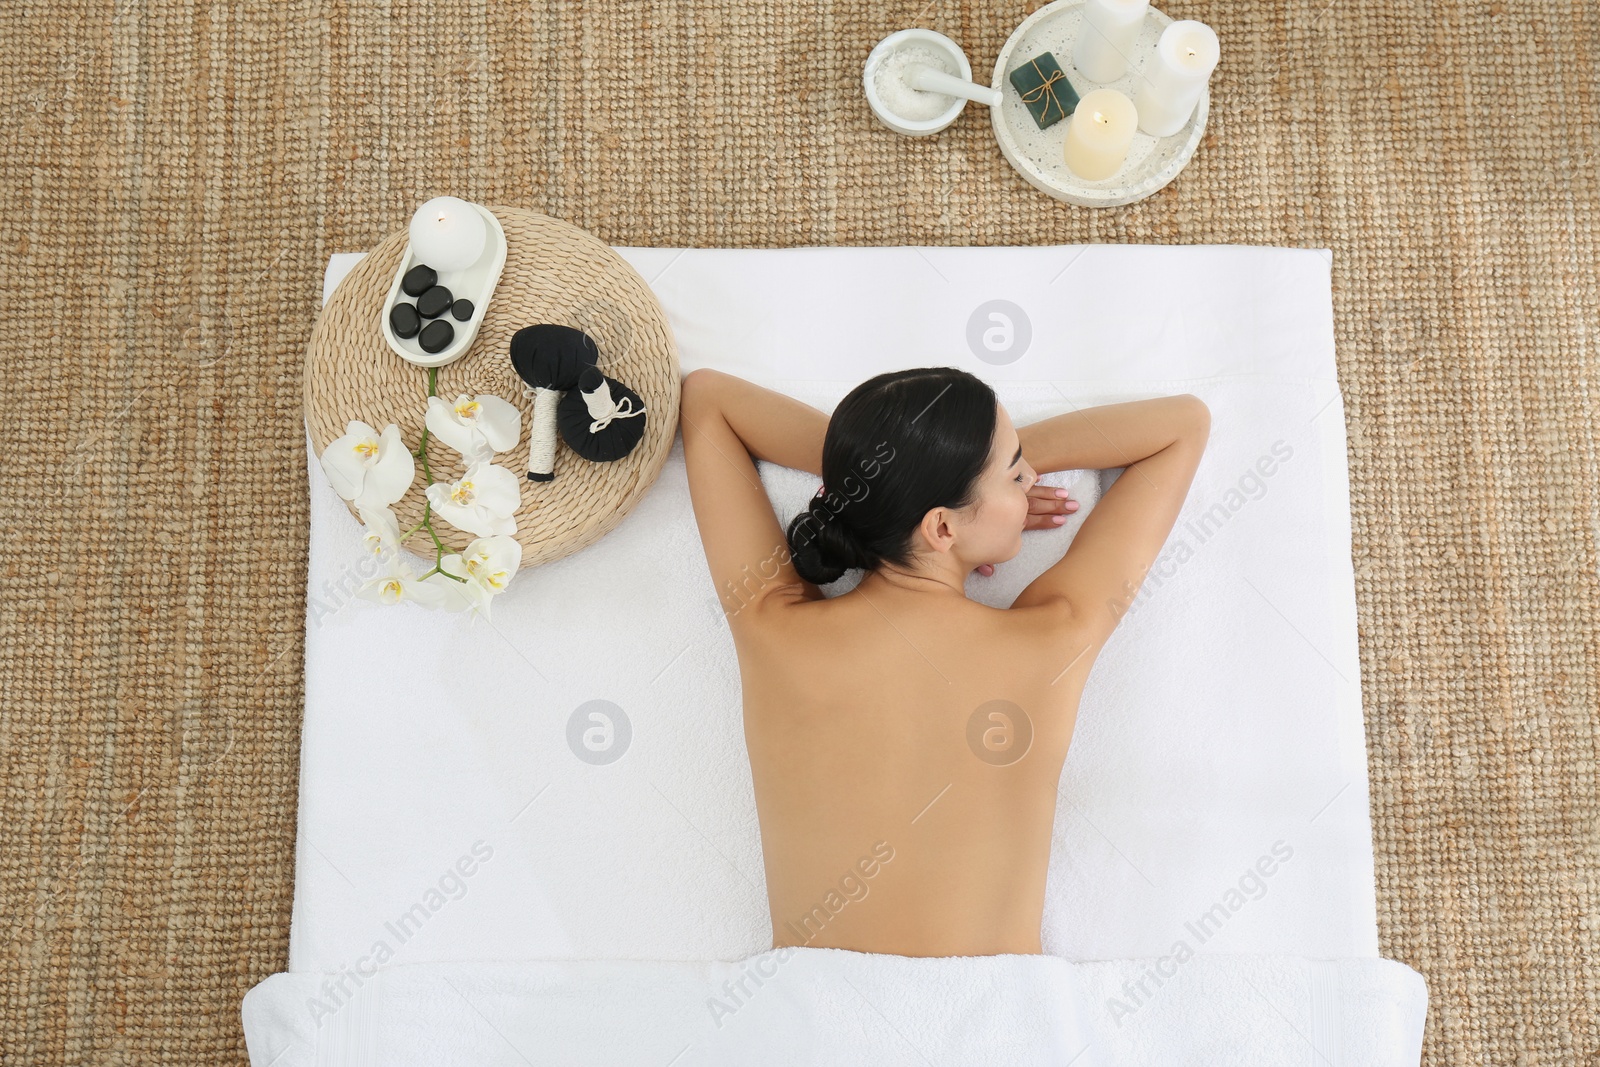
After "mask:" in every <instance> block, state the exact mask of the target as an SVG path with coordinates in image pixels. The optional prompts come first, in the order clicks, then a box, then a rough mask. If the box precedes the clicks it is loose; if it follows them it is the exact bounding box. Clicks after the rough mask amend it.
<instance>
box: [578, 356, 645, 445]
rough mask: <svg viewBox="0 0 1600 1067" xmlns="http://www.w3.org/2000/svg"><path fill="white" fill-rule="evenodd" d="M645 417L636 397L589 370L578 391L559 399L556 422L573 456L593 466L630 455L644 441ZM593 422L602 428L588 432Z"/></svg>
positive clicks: (612, 380)
mask: <svg viewBox="0 0 1600 1067" xmlns="http://www.w3.org/2000/svg"><path fill="white" fill-rule="evenodd" d="M646 417H647V416H646V415H645V411H644V403H643V401H641V400H640V399H639V394H638V393H636V392H634V391H633V390H632V389H629V388H628V387H627V386H626V385H623V384H622V383H621V382H619V381H617V380H616V379H615V378H608V377H606V376H605V375H604V374H601V373H600V370H599V368H597V367H589V368H587V369H586V370H585V371H584V372H583V376H582V377H581V378H579V379H578V388H576V389H573V390H571V391H569V392H568V393H567V394H566V395H565V396H563V397H562V398H561V405H560V408H559V409H558V411H557V414H556V422H557V424H558V425H559V426H560V427H561V439H562V440H563V441H565V442H566V443H567V444H568V445H569V446H570V447H571V448H572V450H573V451H574V452H576V453H577V454H578V455H580V456H582V457H583V458H584V459H587V460H592V461H593V462H595V463H610V462H611V461H612V460H618V459H621V458H622V457H623V456H626V455H627V454H628V453H629V452H632V451H633V449H634V446H635V445H637V444H638V443H639V441H640V439H641V438H643V437H644V422H645V419H646ZM596 422H603V423H604V424H605V425H603V426H601V427H599V428H598V429H594V430H591V429H590V427H592V426H594V424H595V423H596Z"/></svg>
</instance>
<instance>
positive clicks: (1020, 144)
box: [989, 0, 1211, 207]
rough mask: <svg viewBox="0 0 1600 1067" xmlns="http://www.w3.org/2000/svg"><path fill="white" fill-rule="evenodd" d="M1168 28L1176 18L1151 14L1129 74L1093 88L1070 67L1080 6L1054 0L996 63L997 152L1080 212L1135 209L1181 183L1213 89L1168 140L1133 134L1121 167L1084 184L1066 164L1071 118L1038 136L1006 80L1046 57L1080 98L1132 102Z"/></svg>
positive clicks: (1072, 0)
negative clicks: (1122, 97)
mask: <svg viewBox="0 0 1600 1067" xmlns="http://www.w3.org/2000/svg"><path fill="white" fill-rule="evenodd" d="M1171 23H1172V18H1171V16H1169V15H1165V14H1163V13H1162V12H1160V11H1157V10H1156V9H1155V8H1153V7H1152V8H1150V9H1149V11H1148V12H1147V13H1146V14H1145V19H1144V26H1143V28H1142V29H1141V30H1140V31H1139V37H1138V39H1137V40H1135V41H1134V44H1133V54H1132V55H1130V56H1129V57H1128V58H1129V64H1128V72H1127V73H1126V74H1124V75H1123V76H1122V77H1121V78H1119V79H1117V80H1116V81H1114V82H1103V83H1102V82H1091V81H1090V80H1089V79H1087V78H1085V77H1084V76H1083V75H1082V74H1080V73H1078V70H1077V68H1075V67H1074V66H1073V65H1072V49H1073V45H1075V44H1076V43H1077V40H1078V31H1079V29H1080V28H1081V27H1082V26H1083V0H1054V2H1053V3H1049V4H1046V5H1045V6H1044V7H1041V8H1040V9H1039V10H1037V11H1035V12H1034V13H1033V14H1031V15H1029V16H1028V17H1027V18H1026V19H1024V20H1023V22H1022V25H1020V26H1018V27H1017V28H1016V30H1014V31H1013V32H1012V34H1011V36H1010V38H1009V39H1007V41H1006V43H1005V47H1004V48H1002V49H1000V56H999V58H997V59H996V60H995V63H994V80H993V81H992V82H991V84H992V85H993V87H994V88H996V89H999V90H1000V91H1001V92H1002V93H1004V94H1005V99H1004V100H1003V101H1001V103H1000V106H999V107H992V108H990V109H989V118H990V120H991V121H992V122H993V123H994V135H995V139H996V140H998V141H999V142H1000V151H1001V153H1002V154H1004V155H1005V157H1006V159H1007V160H1008V161H1009V162H1010V163H1011V165H1012V166H1013V167H1015V168H1017V172H1018V173H1019V174H1021V175H1022V176H1023V177H1024V178H1026V179H1027V180H1028V182H1029V183H1030V184H1032V185H1034V186H1035V187H1037V188H1038V189H1041V190H1043V191H1044V192H1046V193H1049V194H1050V195H1051V196H1053V197H1055V198H1056V199H1058V200H1065V201H1067V202H1068V203H1071V204H1078V205H1080V206H1082V207H1117V206H1119V205H1122V204H1131V203H1134V202H1135V201H1138V200H1143V199H1144V198H1145V197H1147V196H1150V195H1151V194H1152V193H1155V192H1157V191H1159V190H1160V189H1161V188H1162V187H1164V186H1165V185H1166V184H1167V183H1168V182H1170V181H1172V179H1173V178H1176V177H1177V176H1178V172H1179V171H1181V170H1182V169H1183V168H1184V165H1185V164H1187V163H1188V162H1189V159H1190V158H1191V157H1192V156H1193V155H1194V152H1195V149H1196V148H1198V147H1199V145H1200V138H1201V136H1202V135H1203V134H1204V133H1205V128H1206V112H1207V111H1208V110H1209V109H1210V104H1211V92H1210V90H1209V89H1205V90H1202V91H1201V93H1200V103H1199V104H1198V105H1197V106H1196V107H1195V109H1194V114H1193V115H1191V116H1190V118H1189V121H1188V122H1187V123H1186V124H1185V125H1184V127H1183V128H1182V129H1181V130H1179V131H1178V132H1177V133H1175V134H1173V135H1172V136H1170V137H1152V136H1150V135H1149V134H1148V133H1145V132H1144V131H1143V130H1135V131H1134V134H1133V145H1132V147H1130V148H1129V149H1128V159H1127V162H1125V163H1124V164H1123V165H1122V168H1121V169H1120V170H1118V171H1117V172H1116V173H1115V174H1113V175H1111V177H1109V178H1106V179H1104V180H1102V181H1097V182H1087V181H1084V180H1083V179H1082V178H1080V177H1078V176H1077V175H1076V174H1074V173H1072V171H1071V169H1069V168H1068V167H1067V164H1066V161H1065V160H1064V159H1063V158H1062V149H1063V147H1064V146H1065V143H1066V139H1067V125H1068V122H1069V120H1070V116H1069V118H1064V119H1061V120H1060V121H1059V122H1055V123H1052V124H1051V125H1050V126H1048V127H1046V128H1045V129H1042V130H1041V129H1039V124H1038V123H1036V122H1034V121H1033V116H1032V115H1030V114H1029V113H1028V107H1027V105H1026V104H1024V103H1023V102H1022V96H1021V94H1020V93H1018V92H1017V89H1016V86H1014V85H1012V84H1011V80H1010V78H1009V77H1008V75H1009V74H1010V73H1011V71H1012V69H1013V68H1015V67H1020V66H1022V65H1023V64H1024V63H1026V62H1027V61H1028V60H1030V59H1032V58H1033V57H1034V56H1037V55H1038V54H1039V53H1041V52H1049V53H1051V54H1052V55H1054V56H1055V57H1056V62H1058V63H1060V64H1061V70H1062V72H1063V73H1064V74H1066V76H1067V81H1068V82H1070V83H1071V84H1072V87H1073V89H1075V90H1077V93H1078V95H1079V96H1080V97H1081V96H1084V95H1085V94H1087V93H1089V92H1091V91H1093V90H1095V89H1116V90H1117V91H1118V92H1121V93H1125V94H1127V96H1128V97H1129V98H1130V99H1132V98H1133V96H1134V90H1135V89H1136V88H1137V87H1138V85H1139V81H1140V79H1141V78H1142V77H1143V71H1144V67H1145V64H1146V63H1149V62H1150V61H1151V59H1152V58H1153V57H1154V55H1155V50H1156V41H1157V40H1158V39H1160V37H1161V31H1162V30H1164V29H1166V28H1167V26H1169V25H1170V24H1171Z"/></svg>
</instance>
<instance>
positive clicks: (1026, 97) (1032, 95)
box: [1022, 58, 1067, 121]
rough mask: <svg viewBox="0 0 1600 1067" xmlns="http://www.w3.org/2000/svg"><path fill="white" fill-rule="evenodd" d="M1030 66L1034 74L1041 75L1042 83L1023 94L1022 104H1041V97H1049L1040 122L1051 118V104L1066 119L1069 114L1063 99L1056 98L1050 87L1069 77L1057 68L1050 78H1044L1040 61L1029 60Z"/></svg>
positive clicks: (1040, 114)
mask: <svg viewBox="0 0 1600 1067" xmlns="http://www.w3.org/2000/svg"><path fill="white" fill-rule="evenodd" d="M1028 64H1029V65H1030V66H1032V67H1033V72H1034V73H1035V74H1037V75H1039V77H1040V79H1041V81H1040V84H1039V86H1038V87H1037V88H1034V89H1029V90H1028V91H1027V92H1025V93H1023V94H1022V102H1023V103H1024V104H1035V103H1038V102H1039V100H1040V98H1041V96H1048V97H1049V99H1048V100H1046V101H1045V105H1044V110H1043V111H1041V112H1039V119H1040V121H1043V120H1044V119H1046V118H1048V117H1049V115H1050V105H1051V104H1055V106H1056V110H1057V111H1059V112H1061V116H1060V117H1061V118H1066V117H1067V112H1066V109H1065V108H1063V107H1062V106H1061V99H1060V98H1059V97H1058V96H1056V94H1055V93H1053V92H1051V91H1050V86H1052V85H1054V84H1055V83H1056V82H1058V81H1061V80H1062V79H1064V78H1065V77H1066V76H1067V75H1066V72H1065V71H1063V70H1062V69H1061V68H1060V67H1057V68H1056V69H1055V70H1053V71H1051V72H1050V76H1049V77H1048V78H1046V77H1045V76H1044V71H1042V70H1040V69H1039V60H1038V59H1037V58H1034V59H1030V60H1028Z"/></svg>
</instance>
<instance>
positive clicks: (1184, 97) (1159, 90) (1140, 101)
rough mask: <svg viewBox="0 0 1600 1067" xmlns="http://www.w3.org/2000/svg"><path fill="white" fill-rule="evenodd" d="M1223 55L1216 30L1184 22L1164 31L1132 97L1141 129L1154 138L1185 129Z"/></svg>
mask: <svg viewBox="0 0 1600 1067" xmlns="http://www.w3.org/2000/svg"><path fill="white" fill-rule="evenodd" d="M1220 55H1221V49H1220V46H1219V45H1218V44H1217V34H1216V31H1214V30H1213V29H1212V28H1211V27H1210V26H1207V25H1206V24H1205V23H1203V22H1195V21H1194V20H1193V19H1183V20H1181V21H1179V22H1174V23H1172V24H1171V25H1169V26H1168V27H1167V28H1166V29H1165V30H1162V31H1161V39H1160V40H1158V41H1157V42H1156V50H1155V54H1154V55H1152V56H1151V57H1150V61H1149V62H1148V63H1146V64H1145V68H1144V77H1143V78H1142V79H1140V81H1139V87H1138V88H1137V89H1135V90H1134V94H1133V102H1134V106H1135V107H1136V108H1138V111H1139V128H1140V129H1141V130H1143V131H1144V132H1145V133H1148V134H1149V135H1150V136H1152V137H1170V136H1172V135H1173V134H1175V133H1177V132H1178V131H1179V130H1181V129H1183V126H1184V123H1186V122H1188V121H1189V116H1191V115H1193V114H1194V109H1195V105H1196V104H1198V103H1200V94H1201V93H1202V92H1204V91H1205V88H1206V83H1207V82H1208V81H1209V80H1210V78H1211V72H1212V71H1213V70H1215V69H1216V66H1217V58H1218V57H1219V56H1220Z"/></svg>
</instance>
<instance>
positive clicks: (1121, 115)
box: [1061, 89, 1139, 182]
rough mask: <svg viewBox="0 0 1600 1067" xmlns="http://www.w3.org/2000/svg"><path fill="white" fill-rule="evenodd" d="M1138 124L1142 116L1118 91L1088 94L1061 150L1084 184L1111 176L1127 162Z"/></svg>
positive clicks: (1107, 90) (1101, 91)
mask: <svg viewBox="0 0 1600 1067" xmlns="http://www.w3.org/2000/svg"><path fill="white" fill-rule="evenodd" d="M1138 125H1139V113H1138V112H1137V111H1136V110H1135V109H1134V106H1133V101H1132V100H1129V99H1128V98H1127V96H1126V95H1125V94H1123V93H1119V92H1117V91H1116V90H1115V89H1095V90H1094V91H1093V92H1090V93H1086V94H1085V95H1084V98H1083V99H1082V100H1080V101H1078V109H1077V110H1076V111H1074V112H1073V113H1072V118H1071V119H1070V120H1068V123H1067V142H1066V146H1065V147H1064V148H1063V149H1062V150H1061V151H1062V155H1063V158H1064V159H1065V160H1066V163H1067V166H1068V167H1069V168H1070V169H1071V170H1072V173H1074V174H1076V175H1077V176H1078V177H1080V178H1082V179H1083V180H1084V181H1089V182H1097V181H1100V180H1101V179H1102V178H1109V177H1111V176H1112V175H1113V174H1115V173H1116V172H1117V170H1118V168H1120V167H1121V166H1122V164H1123V163H1124V162H1126V161H1127V158H1128V147H1129V146H1130V145H1132V144H1133V131H1134V129H1135V128H1137V126H1138Z"/></svg>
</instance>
